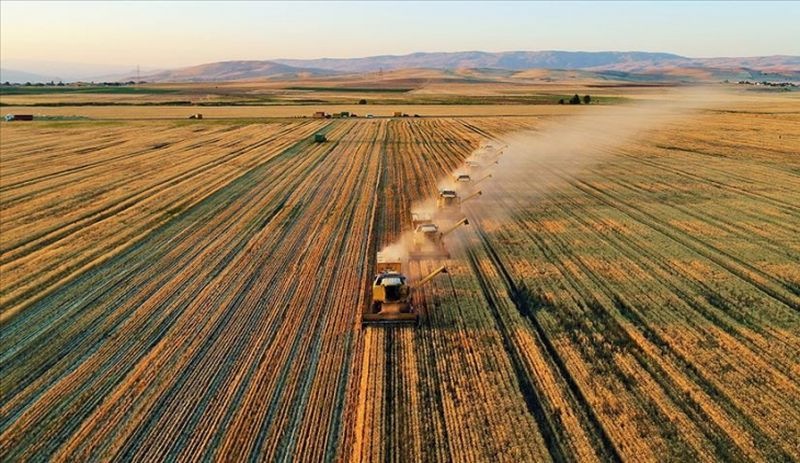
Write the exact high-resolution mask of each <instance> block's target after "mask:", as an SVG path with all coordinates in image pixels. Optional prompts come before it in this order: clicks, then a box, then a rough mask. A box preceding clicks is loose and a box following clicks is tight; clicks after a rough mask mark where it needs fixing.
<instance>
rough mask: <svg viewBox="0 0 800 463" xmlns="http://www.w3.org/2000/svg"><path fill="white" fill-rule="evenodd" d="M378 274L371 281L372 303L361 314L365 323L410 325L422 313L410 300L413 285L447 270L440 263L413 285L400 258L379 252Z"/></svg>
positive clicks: (422, 283) (419, 284)
mask: <svg viewBox="0 0 800 463" xmlns="http://www.w3.org/2000/svg"><path fill="white" fill-rule="evenodd" d="M376 271H377V273H378V274H377V275H375V280H373V283H372V303H371V304H370V306H369V310H368V311H367V312H364V313H363V314H362V316H361V324H362V325H408V324H416V323H417V320H418V319H419V315H418V314H417V312H416V310H414V306H413V305H412V304H411V301H412V293H413V290H414V289H417V288H419V287H421V286H422V285H424V284H426V283H427V282H429V281H431V280H432V279H433V278H434V277H435V276H436V275H438V274H440V273H447V267H445V266H441V267H439V268H437V269H436V270H434V271H433V272H431V273H430V274H428V275H427V276H426V277H425V278H423V279H421V280H420V281H418V282H417V283H415V284H414V285H413V286H411V285H410V284H409V283H408V278H407V277H406V276H405V275H404V274H403V272H402V263H401V262H400V260H399V259H389V258H385V257H384V256H382V255H381V254H380V253H378V261H377V263H376Z"/></svg>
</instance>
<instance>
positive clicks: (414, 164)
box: [0, 97, 800, 462]
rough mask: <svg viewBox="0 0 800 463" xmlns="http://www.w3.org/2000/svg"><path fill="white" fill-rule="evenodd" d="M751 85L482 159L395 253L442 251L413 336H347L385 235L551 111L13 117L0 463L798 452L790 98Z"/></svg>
mask: <svg viewBox="0 0 800 463" xmlns="http://www.w3.org/2000/svg"><path fill="white" fill-rule="evenodd" d="M770 98H771V99H770V100H768V103H769V104H767V103H763V104H761V105H756V106H755V107H756V108H758V111H749V112H748V111H747V110H746V109H747V108H745V107H744V106H740V107H736V110H735V111H733V110H731V111H728V110H725V111H723V110H721V108H716V110H714V111H704V112H697V113H693V114H691V115H690V116H687V117H685V118H683V119H681V120H675V121H670V122H669V123H667V124H665V125H663V126H660V127H657V128H650V129H648V130H647V131H645V132H643V133H642V134H637V136H636V137H634V138H631V139H629V140H625V142H624V143H621V144H619V145H618V146H604V147H603V149H602V150H599V151H602V152H600V153H599V154H598V155H597V156H596V157H595V158H593V160H592V162H584V160H583V159H581V158H580V157H575V156H565V157H559V156H547V157H537V156H535V155H532V156H528V157H525V158H523V160H522V161H521V162H520V163H519V164H514V166H515V167H516V168H510V169H509V168H506V170H502V169H503V164H502V163H503V162H504V159H503V158H501V164H500V167H498V172H497V175H496V176H495V178H494V179H493V180H492V181H491V182H487V183H486V184H485V187H484V190H485V191H484V195H483V196H482V197H481V198H480V199H478V200H475V201H473V202H471V203H465V204H464V208H463V209H464V211H465V213H466V215H467V216H468V217H469V219H470V222H471V224H470V225H469V226H468V227H464V228H462V229H459V230H458V231H457V232H455V233H454V234H453V235H452V237H451V238H448V239H449V241H448V244H449V245H450V247H451V251H452V254H453V256H452V259H448V260H444V261H435V260H426V261H421V262H418V263H414V264H413V265H412V267H411V274H412V275H411V276H412V277H419V276H421V275H424V274H426V273H428V272H429V271H430V270H432V269H433V268H435V267H436V266H438V265H439V264H441V263H446V264H447V265H448V268H449V274H447V275H444V276H440V277H437V278H436V279H434V280H433V281H432V283H431V284H429V285H428V286H426V287H424V289H422V290H421V291H419V292H418V293H417V295H416V296H415V297H417V300H416V304H417V306H418V307H419V309H420V311H421V313H422V318H421V323H420V326H418V327H416V328H410V327H403V328H381V327H367V328H361V327H360V324H359V316H360V314H361V311H362V309H363V308H364V307H365V305H366V304H367V303H368V299H369V294H368V282H369V280H370V278H371V277H372V275H373V270H374V264H375V254H376V252H377V251H378V250H380V249H381V248H382V247H384V246H386V245H388V244H390V243H393V242H394V241H396V240H397V239H398V238H399V237H400V236H401V234H403V233H404V232H407V231H408V230H409V228H410V223H409V217H410V212H411V210H412V208H413V207H414V203H415V202H416V201H420V200H424V199H427V198H430V197H432V196H433V195H434V194H435V193H436V191H437V186H438V185H439V183H440V181H441V179H442V178H444V177H445V176H447V175H448V174H450V173H451V172H453V171H455V170H456V169H458V168H459V167H460V166H461V165H462V163H463V160H464V159H465V158H466V157H467V156H469V155H470V154H471V153H472V152H473V151H474V150H475V149H476V148H478V146H479V145H480V144H481V143H485V142H487V141H491V142H492V143H495V144H497V145H502V144H504V143H510V144H512V146H514V145H513V143H514V140H515V138H514V136H515V135H514V134H518V133H521V132H524V133H530V134H533V135H531V136H534V137H535V136H536V134H537V133H539V132H542V131H544V130H545V128H546V127H547V128H549V127H557V128H558V127H560V128H568V127H569V126H570V123H571V122H570V118H569V117H567V115H564V114H561V113H559V114H558V115H559V117H553V116H554V115H556V113H553V112H547V111H545V112H541V110H540V108H541V107H536V108H534V110H535V111H540V112H537V113H527V112H524V111H522V110H521V111H522V112H521V114H520V115H517V117H497V116H496V114H497V113H494V112H493V111H490V112H488V113H484V114H483V116H485V117H466V116H463V115H465V114H473V113H471V112H469V111H470V110H473V109H472V107H467V110H464V111H466V112H464V113H456V114H461V115H462V116H463V117H439V118H430V119H426V118H420V119H415V118H409V119H374V120H367V119H349V120H314V119H306V120H303V119H296V120H271V121H270V120H264V121H259V122H252V121H237V120H229V121H206V120H203V121H192V122H191V123H187V122H183V121H174V120H172V121H170V120H163V121H115V122H92V121H89V122H70V123H53V122H48V123H44V122H34V123H28V124H23V123H18V124H14V123H3V124H2V125H0V130H2V134H1V135H2V150H1V151H0V162H2V179H1V181H0V207H2V237H0V272H2V288H0V310H1V312H0V324H1V325H0V327H1V328H2V337H3V347H2V350H0V369H1V370H2V372H3V375H2V377H1V378H0V394H2V400H0V459H2V460H23V461H26V460H44V459H54V460H60V461H83V460H89V459H95V460H112V459H114V460H136V461H147V460H154V459H159V460H160V459H165V460H179V459H180V460H199V459H216V460H228V461H240V460H245V459H257V460H258V459H261V460H267V461H274V460H279V459H288V458H292V457H293V458H295V459H297V460H301V461H321V460H351V461H387V460H391V461H475V462H477V461H656V460H660V461H663V460H671V461H687V460H699V461H720V460H722V461H791V460H798V459H800V438H798V436H800V367H799V366H798V365H800V313H799V310H800V238H798V236H800V206H798V205H800V158H798V153H800V115H798V114H797V112H796V109H795V110H794V111H793V110H792V109H791V108H792V107H793V105H794V100H792V99H791V98H787V100H786V102H785V103H782V104H777V103H775V102H774V101H775V100H774V99H772V98H773V97H770ZM726 105H727V106H731V107H733V106H734V105H733V103H726ZM507 108H508V107H504V108H503V109H504V110H506V109H507ZM748 108H750V106H748ZM37 109H38V108H37ZM48 109H49V110H52V111H62V110H69V109H70V108H48ZM83 109H84V108H82V110H83ZM85 109H86V110H87V111H91V110H97V111H101V110H108V111H110V112H114V114H117V115H119V114H122V115H123V116H122V117H123V118H125V117H131V118H139V117H141V118H146V117H151V116H149V115H142V113H137V115H136V116H129V115H128V114H127V113H125V111H128V109H127V108H102V107H97V108H85ZM162 109H163V108H153V110H154V111H156V110H158V111H160V110H162ZM209 109H210V108H209ZM213 109H214V110H215V111H225V110H227V108H213ZM545 109H547V110H548V111H549V110H551V109H554V111H565V110H566V109H568V108H566V109H565V108H558V107H546V108H545ZM586 109H587V110H594V109H600V110H604V108H586ZM131 110H137V111H149V110H150V108H132V109H131ZM169 110H170V111H173V110H177V111H183V112H185V111H186V109H181V108H169ZM241 110H242V109H241V108H236V111H241ZM244 110H245V111H251V110H252V111H261V110H262V108H259V109H255V108H252V109H251V108H246V109H244ZM231 111H233V110H231ZM303 111H306V109H303ZM406 111H407V112H413V110H406ZM437 111H442V112H441V114H443V115H446V114H450V113H448V112H447V111H448V110H447V109H438V110H437ZM498 111H499V110H498ZM203 112H206V109H205V108H204V110H203ZM361 112H364V111H363V110H362V111H361ZM377 113H379V112H378V111H376V114H377ZM72 114H74V112H73V113H72ZM109 114H110V113H109ZM148 114H149V113H148ZM160 114H164V113H160ZM170 114H171V113H170ZM181 114H182V113H181ZM248 114H249V113H248ZM475 114H477V113H475ZM500 114H506V113H500ZM284 115H285V114H284ZM562 115H563V116H564V117H561V116H562ZM212 116H219V117H224V116H221V115H219V114H214V113H213V112H212ZM251 116H252V115H250V116H246V115H243V113H241V112H236V116H231V117H251ZM102 117H109V118H112V117H114V116H109V115H104V116H102ZM152 117H161V116H158V115H157V113H155V112H154V113H153V115H152ZM598 117H600V113H598ZM320 131H322V132H324V133H326V135H327V137H328V140H329V142H327V143H320V144H315V143H313V142H312V135H313V134H314V133H316V132H320ZM522 152H524V150H522Z"/></svg>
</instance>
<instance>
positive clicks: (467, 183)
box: [453, 174, 492, 192]
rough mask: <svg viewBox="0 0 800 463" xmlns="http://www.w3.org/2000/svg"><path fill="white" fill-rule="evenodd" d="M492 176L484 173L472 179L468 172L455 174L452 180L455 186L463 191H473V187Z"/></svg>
mask: <svg viewBox="0 0 800 463" xmlns="http://www.w3.org/2000/svg"><path fill="white" fill-rule="evenodd" d="M490 178H492V174H486V175H484V176H483V177H481V178H479V179H478V180H474V179H473V178H472V176H470V175H469V174H456V175H454V176H453V180H455V182H456V187H457V188H458V189H460V190H462V191H464V192H472V191H475V187H477V186H478V184H479V183H481V182H483V181H484V180H486V179H490Z"/></svg>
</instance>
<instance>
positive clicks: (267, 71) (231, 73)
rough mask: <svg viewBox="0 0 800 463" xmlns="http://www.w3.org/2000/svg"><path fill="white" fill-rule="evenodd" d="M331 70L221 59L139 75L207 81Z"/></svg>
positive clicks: (159, 79) (308, 74) (305, 74)
mask: <svg viewBox="0 0 800 463" xmlns="http://www.w3.org/2000/svg"><path fill="white" fill-rule="evenodd" d="M330 74H332V72H331V71H328V70H320V69H313V68H311V67H304V68H298V67H294V66H290V65H286V64H279V63H275V62H272V61H221V62H218V63H209V64H201V65H198V66H190V67H186V68H179V69H173V70H168V71H161V72H158V73H155V74H150V75H146V76H142V80H146V81H148V82H208V81H229V80H248V79H291V78H298V77H303V78H305V77H314V76H323V75H330Z"/></svg>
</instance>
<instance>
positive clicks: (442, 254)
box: [409, 217, 469, 259]
mask: <svg viewBox="0 0 800 463" xmlns="http://www.w3.org/2000/svg"><path fill="white" fill-rule="evenodd" d="M461 225H469V221H468V220H467V219H466V217H465V218H463V219H461V220H459V221H458V222H456V223H455V224H454V225H453V226H451V227H450V228H448V229H447V230H445V231H441V230H440V229H439V226H438V225H436V224H434V223H425V224H422V225H419V226H417V228H415V229H414V239H413V247H412V249H411V251H410V252H409V258H410V259H449V258H450V252H448V251H447V248H446V247H445V245H444V237H445V236H447V235H449V234H450V233H452V232H453V231H455V230H456V229H457V228H458V227H460V226H461Z"/></svg>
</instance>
